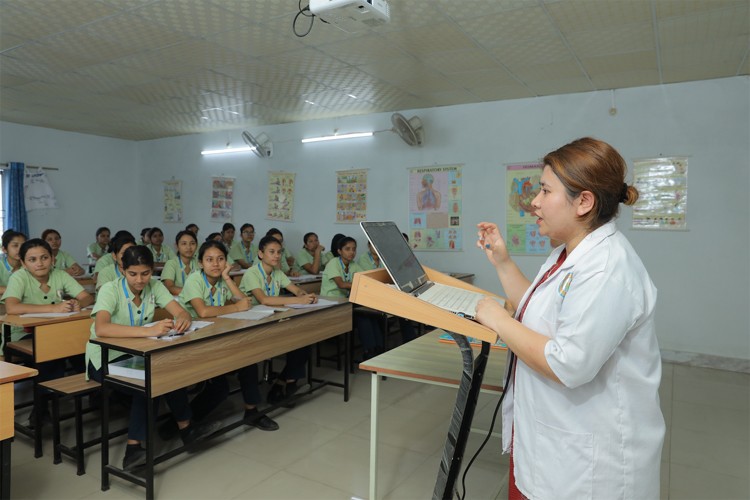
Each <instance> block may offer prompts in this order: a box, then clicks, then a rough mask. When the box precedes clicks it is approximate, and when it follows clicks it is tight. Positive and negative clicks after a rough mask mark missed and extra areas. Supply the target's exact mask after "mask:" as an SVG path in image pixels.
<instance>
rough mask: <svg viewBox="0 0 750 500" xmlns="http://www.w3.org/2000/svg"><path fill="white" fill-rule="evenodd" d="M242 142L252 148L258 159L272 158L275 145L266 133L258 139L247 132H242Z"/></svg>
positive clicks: (262, 133) (259, 135)
mask: <svg viewBox="0 0 750 500" xmlns="http://www.w3.org/2000/svg"><path fill="white" fill-rule="evenodd" d="M242 140H243V141H245V144H247V145H248V146H250V147H251V148H252V149H251V151H252V152H253V153H255V156H257V157H258V158H270V157H271V155H273V143H272V142H271V139H270V137H268V135H266V133H265V132H261V133H260V134H258V137H255V136H254V135H253V134H251V133H250V132H248V131H247V130H245V131H244V132H242Z"/></svg>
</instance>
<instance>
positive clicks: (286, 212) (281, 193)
mask: <svg viewBox="0 0 750 500" xmlns="http://www.w3.org/2000/svg"><path fill="white" fill-rule="evenodd" d="M294 176H295V174H290V173H286V172H268V209H267V210H266V219H269V220H281V221H286V222H290V221H291V220H292V216H293V215H294Z"/></svg>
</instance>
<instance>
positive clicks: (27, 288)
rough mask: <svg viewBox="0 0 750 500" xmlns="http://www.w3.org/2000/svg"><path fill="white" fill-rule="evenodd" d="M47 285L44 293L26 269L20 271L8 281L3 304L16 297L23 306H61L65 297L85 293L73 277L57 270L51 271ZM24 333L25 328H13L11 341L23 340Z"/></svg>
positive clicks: (39, 284) (37, 281)
mask: <svg viewBox="0 0 750 500" xmlns="http://www.w3.org/2000/svg"><path fill="white" fill-rule="evenodd" d="M47 285H49V291H48V292H43V291H42V284H41V283H39V280H37V279H36V278H35V277H34V276H32V274H31V273H30V272H28V271H27V270H26V269H19V270H18V271H17V272H15V273H13V274H12V275H11V277H10V279H9V280H8V286H7V288H6V289H5V294H4V295H3V298H2V302H3V303H5V301H6V300H7V299H8V298H9V297H14V298H16V299H18V300H20V301H21V303H23V304H34V305H45V304H59V303H60V302H62V300H63V297H64V296H70V297H78V294H80V293H81V292H82V291H83V287H82V286H81V285H80V284H79V283H78V282H77V281H76V280H75V279H73V277H72V276H71V275H69V274H68V273H66V272H65V271H59V270H57V269H53V270H51V271H50V273H49V279H48V280H47ZM23 333H24V330H23V327H20V326H19V327H13V328H11V332H10V339H11V341H13V342H15V341H16V340H21V337H23Z"/></svg>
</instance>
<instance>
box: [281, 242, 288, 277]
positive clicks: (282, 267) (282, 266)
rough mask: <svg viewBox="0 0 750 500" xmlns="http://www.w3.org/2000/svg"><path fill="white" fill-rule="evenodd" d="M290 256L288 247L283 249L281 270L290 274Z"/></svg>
mask: <svg viewBox="0 0 750 500" xmlns="http://www.w3.org/2000/svg"><path fill="white" fill-rule="evenodd" d="M287 257H289V254H288V253H287V252H286V248H282V249H281V270H282V271H283V272H284V274H289V270H290V268H289V263H288V262H287V261H286V258H287Z"/></svg>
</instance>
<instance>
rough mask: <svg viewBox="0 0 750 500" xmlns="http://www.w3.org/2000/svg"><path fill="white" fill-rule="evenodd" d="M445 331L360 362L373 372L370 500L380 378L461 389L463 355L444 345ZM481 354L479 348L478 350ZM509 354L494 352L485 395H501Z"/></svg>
mask: <svg viewBox="0 0 750 500" xmlns="http://www.w3.org/2000/svg"><path fill="white" fill-rule="evenodd" d="M444 333H445V332H444V331H443V330H433V331H432V332H429V333H427V334H426V335H423V336H421V337H418V338H417V339H415V340H412V341H411V342H409V343H406V344H404V345H401V346H399V347H397V348H395V349H391V350H390V351H388V352H385V353H383V354H381V355H380V356H376V357H374V358H371V359H368V360H367V361H365V362H363V363H360V365H359V368H360V369H362V370H367V371H370V372H372V376H371V378H370V380H371V387H372V390H371V394H370V500H377V498H378V496H377V479H378V478H377V466H378V396H379V391H380V376H381V375H387V376H388V377H392V378H400V379H404V380H413V381H415V382H422V383H425V384H432V385H442V386H445V387H458V385H459V382H460V381H461V377H462V374H463V371H462V370H463V366H462V364H461V355H460V353H459V350H458V348H457V346H456V345H455V344H449V343H445V342H440V341H439V340H438V339H439V338H440V335H443V334H444ZM475 351H477V352H478V349H475ZM507 352H508V351H506V350H502V349H492V350H491V352H490V357H489V361H488V363H487V370H486V372H485V373H486V374H485V377H484V381H483V383H482V392H488V393H493V394H500V393H501V392H502V390H503V389H502V383H503V377H504V376H505V360H506V353H507Z"/></svg>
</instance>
